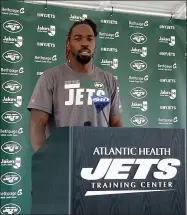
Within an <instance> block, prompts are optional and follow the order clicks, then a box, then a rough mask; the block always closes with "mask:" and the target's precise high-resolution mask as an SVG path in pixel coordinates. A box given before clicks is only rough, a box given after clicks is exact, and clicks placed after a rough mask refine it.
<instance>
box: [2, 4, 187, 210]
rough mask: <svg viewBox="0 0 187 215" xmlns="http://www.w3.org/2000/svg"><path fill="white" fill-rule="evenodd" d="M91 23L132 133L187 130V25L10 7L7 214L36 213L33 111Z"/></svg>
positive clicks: (5, 72) (6, 37) (5, 23)
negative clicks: (45, 80) (36, 91)
mask: <svg viewBox="0 0 187 215" xmlns="http://www.w3.org/2000/svg"><path fill="white" fill-rule="evenodd" d="M86 17H88V18H91V19H93V20H94V21H95V22H96V24H97V25H98V29H99V37H98V38H97V53H96V55H95V58H94V59H95V64H96V65H98V66H100V67H101V68H103V69H104V70H107V71H108V72H111V73H112V74H113V75H114V76H115V78H116V79H117V84H118V87H119V93H120V96H121V100H122V106H123V109H124V114H123V120H124V124H125V126H126V127H137V126H139V127H147V128H153V127H156V128H186V105H185V104H186V94H185V92H186V59H185V48H186V47H185V43H186V29H185V28H186V27H185V25H186V23H185V22H184V21H181V20H172V21H170V20H169V19H168V18H158V17H148V16H136V15H124V14H115V13H114V14H113V16H110V13H108V12H94V11H87V10H75V9H67V8H61V7H55V6H48V8H47V10H45V9H44V5H33V4H28V3H23V2H21V3H15V2H14V3H12V2H10V1H6V2H5V1H3V3H2V7H1V23H2V24H1V55H2V57H1V113H0V114H1V128H0V135H1V159H2V160H1V212H2V211H4V210H5V209H8V210H14V209H15V210H17V211H16V213H18V212H20V214H28V213H29V212H30V190H31V181H30V176H31V175H30V168H31V155H32V150H31V146H30V141H29V113H28V111H27V109H26V107H27V104H28V102H29V99H30V96H31V93H32V91H33V88H34V86H35V84H36V81H37V80H38V78H39V76H40V75H41V74H42V72H44V71H45V70H46V69H47V68H50V67H55V66H57V65H60V64H62V63H64V62H65V58H66V55H65V46H66V45H65V41H66V34H67V32H68V30H69V28H70V26H71V25H72V24H73V22H74V21H78V20H81V19H82V18H86ZM11 204H12V205H11Z"/></svg>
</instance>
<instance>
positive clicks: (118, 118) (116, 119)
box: [109, 77, 124, 127]
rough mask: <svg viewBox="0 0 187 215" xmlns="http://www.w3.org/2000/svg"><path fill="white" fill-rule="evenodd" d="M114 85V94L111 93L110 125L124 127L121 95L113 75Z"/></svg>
mask: <svg viewBox="0 0 187 215" xmlns="http://www.w3.org/2000/svg"><path fill="white" fill-rule="evenodd" d="M111 82H112V83H111V85H112V87H111V88H112V94H111V109H110V116H109V125H110V127H124V126H123V121H122V113H123V109H122V105H121V101H120V96H119V93H118V89H117V83H116V80H115V79H114V77H112V81H111Z"/></svg>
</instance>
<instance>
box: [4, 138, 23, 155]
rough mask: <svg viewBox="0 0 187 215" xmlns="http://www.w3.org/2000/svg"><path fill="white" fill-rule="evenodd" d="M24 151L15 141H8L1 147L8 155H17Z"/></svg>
mask: <svg viewBox="0 0 187 215" xmlns="http://www.w3.org/2000/svg"><path fill="white" fill-rule="evenodd" d="M21 149H22V146H21V145H20V144H19V143H17V142H15V141H8V142H5V143H3V145H2V146H1V150H2V151H3V152H4V153H6V154H10V155H12V154H16V153H18V152H20V151H21Z"/></svg>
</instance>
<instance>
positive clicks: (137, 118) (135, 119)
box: [130, 115, 148, 126]
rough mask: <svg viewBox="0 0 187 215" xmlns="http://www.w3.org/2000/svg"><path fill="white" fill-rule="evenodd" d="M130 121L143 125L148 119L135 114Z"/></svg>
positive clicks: (136, 124)
mask: <svg viewBox="0 0 187 215" xmlns="http://www.w3.org/2000/svg"><path fill="white" fill-rule="evenodd" d="M130 121H131V123H132V124H133V125H135V126H144V125H146V124H147V123H148V119H147V118H146V117H145V116H143V115H135V116H133V117H132V118H131V119H130Z"/></svg>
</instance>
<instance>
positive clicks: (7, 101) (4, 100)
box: [2, 96, 22, 107]
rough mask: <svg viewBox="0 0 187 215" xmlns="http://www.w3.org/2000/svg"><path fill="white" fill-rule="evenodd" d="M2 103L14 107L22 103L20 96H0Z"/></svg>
mask: <svg viewBox="0 0 187 215" xmlns="http://www.w3.org/2000/svg"><path fill="white" fill-rule="evenodd" d="M2 103H3V104H13V105H14V106H15V107H21V105H22V96H16V97H10V96H8V97H6V96H4V97H3V98H2Z"/></svg>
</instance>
